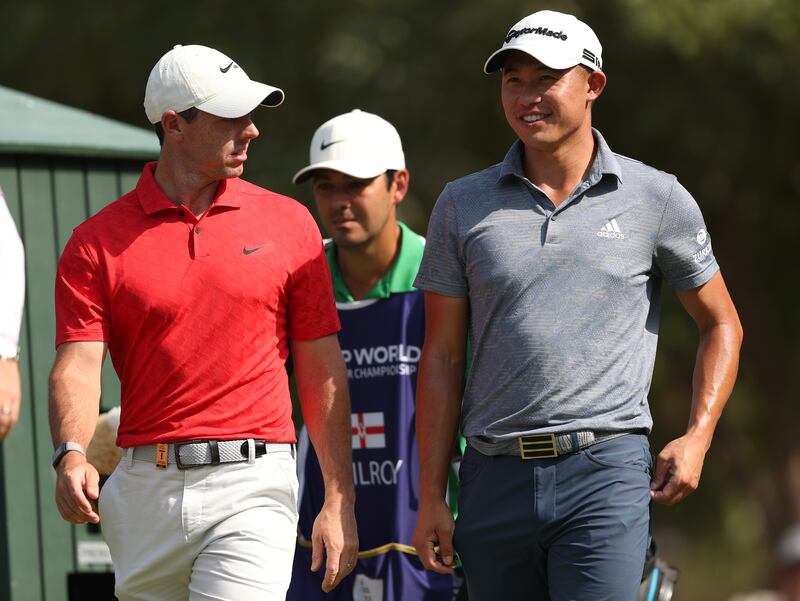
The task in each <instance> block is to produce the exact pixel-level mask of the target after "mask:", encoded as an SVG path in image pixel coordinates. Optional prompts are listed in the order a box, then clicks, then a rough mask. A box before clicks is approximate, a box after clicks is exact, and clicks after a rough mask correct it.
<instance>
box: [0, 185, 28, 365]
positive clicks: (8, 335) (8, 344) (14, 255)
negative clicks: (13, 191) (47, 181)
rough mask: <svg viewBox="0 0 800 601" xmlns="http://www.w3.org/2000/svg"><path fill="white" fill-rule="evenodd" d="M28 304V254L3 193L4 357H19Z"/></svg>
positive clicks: (0, 303) (0, 306)
mask: <svg viewBox="0 0 800 601" xmlns="http://www.w3.org/2000/svg"><path fill="white" fill-rule="evenodd" d="M24 304H25V251H24V249H23V247H22V240H20V237H19V234H18V233H17V227H16V225H15V224H14V219H13V218H12V217H11V213H10V212H9V210H8V206H7V205H6V200H5V197H4V196H3V192H2V190H0V355H2V356H5V357H11V356H14V355H16V354H17V348H18V345H19V331H20V326H21V325H22V307H23V305H24Z"/></svg>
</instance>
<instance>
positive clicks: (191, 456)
mask: <svg viewBox="0 0 800 601" xmlns="http://www.w3.org/2000/svg"><path fill="white" fill-rule="evenodd" d="M282 101H283V92H282V91H281V90H279V89H277V88H274V87H271V86H268V85H265V84H261V83H258V82H254V81H252V80H250V79H249V78H248V77H247V75H246V74H245V73H244V71H243V70H242V69H241V68H240V67H239V65H237V64H236V63H235V62H234V61H232V60H231V59H230V58H228V57H227V56H225V55H224V54H222V53H220V52H217V51H216V50H213V49H211V48H206V47H204V46H176V47H175V48H174V49H173V50H171V51H170V52H168V53H166V54H165V55H164V56H163V57H162V58H161V60H160V61H159V62H158V63H157V64H156V66H155V67H154V69H153V71H152V72H151V74H150V78H149V80H148V83H147V89H146V92H145V102H144V104H145V111H146V113H147V117H148V118H149V119H150V121H151V123H153V124H154V125H155V128H156V132H157V134H158V135H159V139H160V140H161V142H162V149H161V155H160V158H159V161H158V162H157V163H151V164H148V165H146V166H145V168H144V171H143V173H142V176H141V178H140V179H139V182H138V184H137V185H136V188H135V189H134V190H133V191H131V192H130V193H128V194H126V195H125V196H123V197H122V198H120V199H118V200H117V201H115V202H113V203H111V204H110V205H108V206H107V207H106V208H105V209H103V210H102V211H100V212H99V213H98V214H97V215H95V216H94V217H92V218H90V219H89V220H87V221H86V222H84V223H83V224H81V225H80V226H78V227H77V228H76V229H75V231H74V233H73V235H72V238H71V239H70V241H69V242H68V243H67V246H66V248H65V249H64V253H63V255H62V257H61V260H60V262H59V268H58V274H57V279H56V345H57V349H58V350H57V355H56V360H55V365H54V366H53V371H52V374H51V376H50V391H51V398H50V422H51V431H52V437H53V442H54V445H55V447H56V452H55V454H54V457H53V465H54V467H55V469H56V474H57V482H56V503H57V505H58V509H59V511H60V512H61V515H62V516H63V517H64V519H66V520H68V521H70V522H73V523H78V524H79V523H85V522H98V521H100V520H102V524H103V532H104V535H105V537H106V540H107V542H108V545H109V548H110V550H111V555H112V558H113V560H114V566H115V575H116V594H117V596H118V597H119V599H120V600H121V601H128V600H131V601H132V600H134V599H135V600H152V601H171V600H179V599H180V600H184V599H191V600H192V601H194V600H201V599H228V600H231V601H245V600H247V601H250V600H251V599H270V600H272V599H275V600H277V599H283V598H284V596H285V593H286V588H287V587H288V584H289V579H290V575H291V562H292V556H293V552H294V540H295V530H296V523H297V509H296V497H297V479H296V472H295V461H294V444H293V443H294V442H295V438H294V427H293V425H292V421H291V403H290V399H289V391H288V385H287V375H286V369H285V362H286V359H287V357H288V355H289V352H290V351H291V354H292V357H293V360H294V366H295V367H294V369H295V373H296V374H297V381H298V388H299V393H300V397H301V403H302V407H303V416H304V419H305V422H306V424H307V425H308V428H309V433H310V434H311V438H312V441H313V443H314V446H315V448H316V450H317V453H318V455H319V456H320V462H321V465H322V470H323V473H324V474H325V493H326V497H325V504H324V506H323V508H322V510H321V511H320V514H319V516H318V517H317V520H316V522H315V525H314V541H313V542H314V546H315V548H314V561H315V562H316V564H317V567H320V566H321V565H322V562H323V559H326V560H327V561H326V577H325V580H324V582H323V589H324V590H330V589H331V588H333V587H334V586H336V585H337V584H338V583H339V581H340V580H341V579H342V578H343V577H344V576H346V575H347V574H348V573H349V571H350V570H351V569H352V567H353V565H354V564H355V557H356V553H357V549H358V542H357V535H356V529H355V519H354V517H353V504H354V492H353V482H352V474H351V470H350V464H351V450H350V421H349V420H350V415H349V414H350V409H349V399H348V395H347V382H346V376H345V370H344V364H343V361H342V357H341V353H340V351H339V346H338V341H337V337H336V332H337V331H338V329H339V321H338V318H337V313H336V308H335V305H334V303H333V293H332V288H331V280H330V274H329V272H328V267H327V263H326V260H325V255H324V252H323V247H322V241H321V238H320V235H319V231H318V229H317V226H316V224H315V223H314V221H313V219H312V218H311V216H310V215H309V213H308V211H307V210H306V209H305V208H304V207H303V206H302V205H300V204H298V203H297V202H295V201H293V200H292V199H289V198H286V197H283V196H279V195H277V194H274V193H272V192H269V191H267V190H264V189H262V188H258V187H256V186H254V185H252V184H249V183H247V182H245V181H243V180H241V179H239V176H240V175H241V174H242V171H243V165H244V162H245V160H246V159H247V150H248V146H249V144H250V142H251V141H252V140H254V139H255V138H256V137H257V136H258V133H259V132H258V130H257V129H256V126H255V125H254V123H253V121H252V118H251V113H252V111H253V110H254V109H255V108H256V107H258V106H259V105H263V106H277V105H279V104H280V103H281V102H282ZM106 350H108V352H109V354H110V355H111V360H112V362H113V364H114V368H115V369H116V372H117V374H118V375H119V378H120V381H121V384H122V400H121V406H122V414H121V421H120V426H119V434H118V439H117V444H118V445H119V446H120V447H122V449H123V454H122V460H121V461H120V463H119V465H118V466H117V469H116V470H115V471H114V473H113V474H112V476H111V477H110V478H109V480H108V481H107V482H106V484H105V485H104V487H103V492H102V496H100V499H99V509H98V510H95V509H94V508H93V503H92V502H93V501H94V500H95V499H97V497H98V494H99V491H98V475H97V472H96V470H95V469H94V468H93V467H92V466H91V465H90V464H89V463H87V461H86V458H85V454H84V451H83V449H84V448H85V447H86V446H87V444H88V442H89V440H90V438H91V435H92V431H93V429H94V425H95V422H96V420H97V413H98V402H99V396H100V372H101V366H102V362H103V359H104V357H105V354H106Z"/></svg>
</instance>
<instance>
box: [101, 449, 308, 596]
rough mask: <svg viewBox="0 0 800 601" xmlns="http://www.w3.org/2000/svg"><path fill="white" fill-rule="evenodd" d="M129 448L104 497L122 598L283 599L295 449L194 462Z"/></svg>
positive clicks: (105, 525) (292, 534) (291, 543)
mask: <svg viewBox="0 0 800 601" xmlns="http://www.w3.org/2000/svg"><path fill="white" fill-rule="evenodd" d="M128 457H132V455H128ZM128 457H126V454H125V453H124V452H123V456H122V460H121V461H120V463H119V465H118V466H117V468H116V469H115V470H114V473H113V474H112V475H111V477H110V478H109V479H108V480H107V481H106V483H105V484H104V486H103V489H102V491H101V494H100V501H99V514H100V524H101V527H102V531H103V535H104V536H105V539H106V542H107V543H108V546H109V549H110V551H111V558H112V559H113V561H114V573H115V577H116V591H115V592H116V595H117V597H118V598H119V600H120V601H187V600H189V601H211V600H214V601H223V600H224V601H261V600H263V601H273V600H274V601H278V600H281V601H283V600H284V599H285V597H286V589H287V588H288V586H289V580H290V578H291V572H292V558H293V556H294V547H295V538H296V533H297V475H296V468H295V460H294V457H293V455H292V453H291V452H277V453H268V454H266V455H263V456H262V457H259V458H257V459H255V461H254V462H253V463H247V462H243V463H231V464H223V465H217V466H204V467H199V468H193V469H188V470H179V469H178V468H177V467H176V466H174V465H170V466H168V467H167V468H166V469H161V468H157V467H156V466H155V464H153V463H149V462H146V461H135V462H134V461H132V460H131V459H129V458H128Z"/></svg>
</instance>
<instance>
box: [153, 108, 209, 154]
mask: <svg viewBox="0 0 800 601" xmlns="http://www.w3.org/2000/svg"><path fill="white" fill-rule="evenodd" d="M199 112H200V109H199V108H197V107H196V106H193V107H190V108H188V109H186V110H185V111H181V112H180V113H178V115H179V116H181V117H183V120H184V121H186V123H191V122H192V121H194V120H195V118H196V117H197V114H198V113H199ZM153 129H154V130H156V136H158V143H159V144H160V145H161V146H163V145H164V128H163V127H161V121H159V122H158V123H154V124H153Z"/></svg>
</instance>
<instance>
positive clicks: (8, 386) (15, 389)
mask: <svg viewBox="0 0 800 601" xmlns="http://www.w3.org/2000/svg"><path fill="white" fill-rule="evenodd" d="M21 396H22V393H21V389H20V382H19V365H18V364H17V362H16V361H10V360H3V359H0V440H3V439H4V438H5V437H6V436H8V434H9V433H10V432H11V429H12V428H13V427H14V424H16V423H17V420H18V419H19V401H20V398H21Z"/></svg>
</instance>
